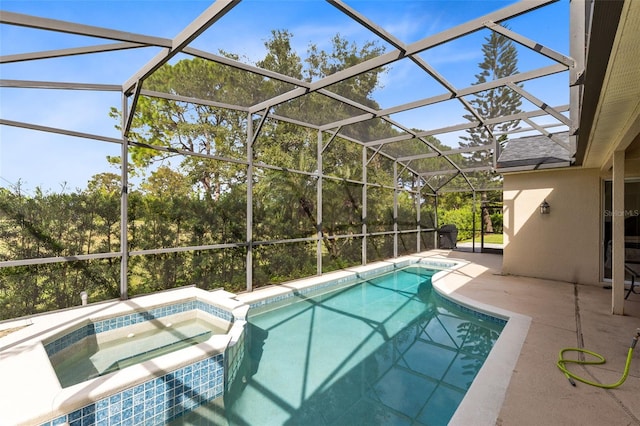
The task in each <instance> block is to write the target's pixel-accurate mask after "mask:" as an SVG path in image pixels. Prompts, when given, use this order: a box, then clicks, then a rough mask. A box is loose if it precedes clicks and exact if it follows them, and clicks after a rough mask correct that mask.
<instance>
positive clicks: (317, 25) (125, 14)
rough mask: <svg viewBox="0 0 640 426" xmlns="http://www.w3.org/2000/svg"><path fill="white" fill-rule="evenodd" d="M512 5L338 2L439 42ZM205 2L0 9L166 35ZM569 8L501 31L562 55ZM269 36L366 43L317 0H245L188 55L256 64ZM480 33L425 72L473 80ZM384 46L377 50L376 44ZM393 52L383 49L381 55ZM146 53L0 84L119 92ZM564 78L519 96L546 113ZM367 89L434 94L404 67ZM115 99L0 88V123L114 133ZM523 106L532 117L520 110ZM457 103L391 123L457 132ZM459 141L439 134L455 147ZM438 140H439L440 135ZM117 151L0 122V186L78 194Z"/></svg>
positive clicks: (564, 97) (472, 0) (90, 0)
mask: <svg viewBox="0 0 640 426" xmlns="http://www.w3.org/2000/svg"><path fill="white" fill-rule="evenodd" d="M512 3H514V1H484V0H423V1H403V0H400V1H384V0H375V1H371V0H367V1H365V0H361V1H358V0H355V1H347V4H348V5H349V6H351V7H352V8H354V9H356V10H357V11H358V12H359V13H361V14H362V15H364V16H366V17H368V18H370V19H372V20H373V21H374V22H376V23H377V24H378V25H380V26H381V27H382V28H384V29H385V30H386V31H388V32H390V33H391V34H393V35H394V36H395V37H397V38H399V39H400V40H402V41H403V42H405V43H412V42H415V41H418V40H421V39H423V38H424V37H427V36H430V35H434V34H437V33H439V32H441V31H444V30H446V29H447V28H450V27H452V26H455V25H459V24H463V23H465V22H467V21H469V20H471V19H473V18H476V17H479V16H482V15H484V14H486V13H490V12H492V11H495V10H497V9H500V8H502V7H505V6H508V5H509V4H512ZM209 5H210V2H209V1H169V0H164V1H163V0H160V1H158V0H134V1H124V0H122V1H119V0H111V1H94V0H83V1H71V0H68V1H58V0H46V1H33V0H31V1H11V0H3V1H2V3H0V8H1V9H2V10H3V11H10V12H18V13H24V14H30V15H34V16H40V17H47V18H52V19H59V20H65V21H71V22H76V23H81V24H87V25H93V26H100V27H107V28H111V29H117V30H122V31H129V32H133V33H138V34H145V35H152V36H158V37H165V38H173V37H175V36H176V35H177V34H178V33H179V32H180V31H181V30H182V29H183V28H184V27H185V26H186V25H188V24H189V23H190V22H191V21H193V20H194V19H195V18H196V17H197V16H198V15H199V14H200V13H202V11H204V10H205V9H206V8H207V7H208V6H209ZM568 8H569V1H568V0H561V1H559V2H558V3H555V4H553V5H551V6H547V7H545V8H542V9H539V10H537V11H535V12H532V13H531V14H527V15H525V16H522V17H518V18H515V19H513V20H511V21H509V22H508V25H509V27H510V28H511V29H512V30H514V31H516V32H518V33H520V34H522V35H525V36H526V37H528V38H531V39H533V40H535V41H537V42H538V43H541V44H543V45H545V46H547V47H550V48H552V49H554V50H557V51H559V52H561V53H563V54H566V55H568V44H569V43H568V33H569V31H568V22H569V12H568ZM273 29H287V30H289V31H290V32H291V33H292V34H293V42H294V48H295V49H296V50H297V51H298V53H299V54H300V56H302V57H304V56H305V52H306V50H307V47H308V46H309V44H311V43H313V44H315V45H317V46H318V48H320V49H328V48H329V47H330V43H329V41H330V39H331V37H333V36H334V35H335V34H340V35H341V36H342V37H345V38H347V39H349V40H353V41H355V42H357V43H358V44H361V43H363V42H364V41H367V40H374V39H375V37H374V36H373V35H372V34H371V33H370V32H368V31H367V30H366V29H364V28H363V27H361V26H359V25H358V24H357V23H355V22H353V21H351V20H349V19H348V18H346V17H345V16H344V15H342V14H341V13H340V12H339V11H337V10H336V9H335V8H334V7H333V6H331V5H330V4H328V3H325V2H323V1H319V0H306V1H305V0H289V1H267V0H264V1H261V0H248V1H247V0H245V1H244V2H242V3H241V4H240V5H238V6H237V7H236V8H235V9H234V10H232V11H231V12H229V13H228V14H227V15H226V16H224V17H223V18H222V19H221V20H220V21H219V22H217V23H216V24H215V25H214V26H213V27H212V28H210V29H209V30H208V31H207V32H206V33H205V34H203V35H202V36H201V37H200V38H199V39H197V40H196V41H195V42H194V43H193V47H196V48H199V49H202V50H207V51H211V52H214V53H218V50H219V49H224V50H225V51H227V52H231V53H236V54H238V55H240V56H241V57H242V58H244V60H246V61H247V62H255V61H257V60H260V59H261V58H262V57H263V55H264V52H265V50H264V41H265V40H266V39H267V38H268V37H269V35H270V31H271V30H273ZM488 34H489V32H488V31H486V30H485V31H481V32H478V33H477V34H474V35H471V36H467V37H464V38H463V39H460V40H458V41H456V42H454V43H451V44H446V45H441V46H438V47H436V48H433V49H430V50H429V51H427V52H425V53H423V54H421V57H422V58H424V59H425V60H427V62H428V63H429V64H431V65H432V66H433V67H435V68H436V69H437V70H438V72H439V73H441V74H442V75H444V76H445V77H446V78H447V80H448V81H449V82H450V83H452V84H453V85H454V86H456V87H458V88H462V87H466V86H468V85H470V84H472V83H473V82H474V81H475V77H474V76H475V74H476V73H477V72H478V68H477V64H478V63H479V62H481V61H482V52H481V50H480V47H481V45H482V43H483V42H484V37H485V36H487V35H488ZM0 40H1V41H0V54H1V55H10V54H17V53H26V52H30V51H44V50H52V49H61V48H68V47H79V46H84V45H93V44H100V43H105V42H108V41H103V40H98V39H91V38H86V37H78V36H73V35H67V34H56V33H51V32H46V31H40V30H34V29H27V28H21V27H16V26H9V25H0ZM381 45H384V43H381ZM390 49H391V48H390V47H389V46H387V50H390ZM157 51H158V50H157V49H155V48H145V49H135V50H129V51H123V52H118V53H114V54H111V53H102V54H98V55H83V56H75V57H68V58H58V59H49V60H42V61H31V62H24V63H12V64H2V65H0V78H2V79H19V80H42V81H63V82H83V83H108V84H122V83H123V82H124V81H126V80H127V79H128V78H129V77H130V76H131V75H132V74H133V73H135V72H136V71H137V70H138V69H139V68H140V67H141V66H142V65H144V64H145V63H146V62H147V61H148V60H149V59H151V58H152V57H153V56H154V55H155V54H156V53H157ZM518 64H519V69H520V70H521V71H526V70H529V69H533V68H538V67H540V66H544V65H550V64H552V62H551V61H550V60H548V59H546V58H542V57H540V56H539V55H537V54H535V53H533V52H530V51H528V50H527V49H519V62H518ZM567 81H568V75H567V73H563V74H561V75H558V76H555V77H552V78H548V79H545V81H541V82H529V83H526V84H525V89H527V90H529V91H531V92H532V93H533V94H534V95H535V96H537V97H538V98H541V99H542V100H543V101H545V102H546V103H548V104H550V105H559V104H565V103H568V100H569V99H568V89H567ZM383 85H384V87H382V88H381V89H380V90H378V91H377V92H376V93H375V99H376V101H377V102H378V103H379V104H380V105H381V106H382V107H389V106H393V105H396V104H398V103H404V102H410V101H413V100H416V99H421V98H425V97H429V96H433V95H437V94H442V93H444V90H443V89H442V87H440V86H438V85H437V84H434V83H433V81H432V80H431V79H430V78H428V77H427V76H426V75H425V74H424V73H421V72H419V71H418V70H417V68H416V67H415V66H414V65H412V64H411V63H409V61H404V62H402V63H397V64H396V65H394V66H392V68H391V69H390V70H389V71H388V73H387V74H386V75H385V77H384V79H383ZM120 103H121V99H120V95H119V94H118V93H115V92H101V93H94V92H89V91H73V92H70V91H63V90H53V91H52V90H49V91H45V90H36V89H29V90H24V89H13V88H0V116H1V117H2V118H3V119H7V120H16V121H25V122H30V123H34V124H39V125H44V126H53V127H60V128H64V129H70V130H74V131H80V132H88V133H94V134H100V135H104V136H110V137H118V136H119V132H118V131H117V130H116V129H115V127H114V126H115V124H116V122H115V121H114V120H113V119H111V118H109V117H108V112H109V109H110V107H112V106H113V107H117V108H120ZM523 109H526V110H528V109H533V107H532V106H531V105H525V106H524V107H523ZM461 111H462V110H461V107H460V106H459V103H458V102H452V103H446V104H438V105H434V106H431V107H429V108H425V109H418V110H412V111H409V112H405V113H402V114H398V115H397V116H394V117H393V118H394V119H397V120H398V121H401V122H402V123H403V124H406V125H408V126H410V127H415V128H421V129H427V128H433V127H443V126H446V125H452V124H458V123H461V122H462V121H463V120H462V119H461V117H460V112H461ZM457 136H459V135H448V136H447V137H444V136H443V137H441V139H442V140H443V142H445V143H447V144H449V145H451V146H455V145H456V138H457ZM447 138H448V139H447ZM119 153H120V146H119V145H117V144H109V143H103V142H96V141H92V140H85V139H80V138H73V137H66V136H59V135H50V134H46V133H43V132H35V131H27V130H22V129H18V128H14V127H9V126H0V186H5V187H8V186H11V185H13V184H15V183H17V182H18V181H21V182H22V185H23V189H25V190H27V191H31V190H33V188H35V187H36V186H40V187H42V188H43V189H47V190H52V191H54V192H58V191H60V190H61V189H62V188H63V187H64V188H66V189H67V190H68V189H74V188H84V187H85V186H86V182H87V180H88V179H89V178H90V177H91V176H92V175H94V174H96V173H101V172H117V170H116V169H114V168H113V167H111V166H109V165H108V164H107V162H106V159H105V157H106V156H107V155H119Z"/></svg>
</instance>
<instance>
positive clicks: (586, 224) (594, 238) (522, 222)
mask: <svg viewBox="0 0 640 426" xmlns="http://www.w3.org/2000/svg"><path fill="white" fill-rule="evenodd" d="M600 182H601V180H600V174H599V170H598V169H580V168H570V169H561V170H554V171H538V172H527V173H524V172H523V173H513V174H506V175H505V176H504V186H503V188H504V242H505V246H504V257H503V263H502V272H503V273H505V274H513V275H522V276H529V277H536V278H544V279H552V280H559V281H568V282H578V283H581V284H598V283H599V282H600V264H601V262H600V235H601V229H600V228H601V225H600V210H601V196H600V194H601V183H600ZM545 199H546V200H547V202H548V203H549V205H550V206H551V213H550V214H548V215H541V214H540V203H542V202H543V201H544V200H545Z"/></svg>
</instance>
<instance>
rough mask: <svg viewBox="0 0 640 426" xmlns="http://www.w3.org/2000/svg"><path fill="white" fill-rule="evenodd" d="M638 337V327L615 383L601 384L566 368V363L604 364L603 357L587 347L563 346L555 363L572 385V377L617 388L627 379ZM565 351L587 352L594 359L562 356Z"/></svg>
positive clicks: (595, 384)
mask: <svg viewBox="0 0 640 426" xmlns="http://www.w3.org/2000/svg"><path fill="white" fill-rule="evenodd" d="M638 338H640V328H638V329H637V330H636V335H635V336H634V337H633V340H631V345H630V346H629V350H628V352H627V362H626V363H625V366H624V372H623V373H622V377H621V378H620V380H618V381H617V382H616V383H612V384H610V385H605V384H602V383H597V382H593V381H590V380H587V379H585V378H582V377H580V376H577V375H575V374H574V373H572V372H571V371H569V370H568V369H567V367H566V364H582V365H600V364H604V363H605V362H606V360H605V359H604V357H603V356H602V355H600V354H597V353H595V352H592V351H589V350H587V349H582V348H564V349H562V350H561V351H560V353H559V354H558V362H557V364H556V365H557V366H558V368H559V369H560V371H562V372H563V373H564V375H565V376H566V377H567V379H568V380H569V383H571V385H572V386H575V385H576V382H575V381H574V379H575V380H578V381H579V382H582V383H586V384H588V385H591V386H596V387H599V388H605V389H613V388H617V387H618V386H620V385H621V384H623V383H624V381H625V380H627V377H628V376H629V366H630V365H631V358H632V356H633V349H634V348H635V347H636V344H637V343H638ZM565 352H579V353H584V354H588V355H591V356H593V357H595V358H596V360H592V361H583V360H577V359H565V358H564V353H565Z"/></svg>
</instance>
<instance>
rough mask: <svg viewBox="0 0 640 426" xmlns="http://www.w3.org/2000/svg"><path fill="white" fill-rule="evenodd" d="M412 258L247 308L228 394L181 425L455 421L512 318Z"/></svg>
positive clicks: (431, 422) (202, 408) (185, 419)
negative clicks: (444, 286) (327, 288)
mask: <svg viewBox="0 0 640 426" xmlns="http://www.w3.org/2000/svg"><path fill="white" fill-rule="evenodd" d="M434 273H435V271H433V270H429V269H424V268H421V267H415V266H412V267H408V268H404V269H400V270H396V271H394V272H393V273H391V274H387V275H384V276H379V277H374V278H370V279H367V280H363V281H361V282H359V283H357V284H355V285H349V286H347V287H344V288H341V289H337V290H335V291H331V292H328V293H323V294H318V295H315V296H314V295H311V294H307V295H299V296H296V297H292V298H290V300H287V302H284V304H282V306H280V307H278V308H277V309H271V308H269V306H272V305H267V307H264V308H257V309H252V310H251V311H250V312H249V324H248V327H247V329H246V330H245V331H246V333H247V334H246V337H245V342H246V349H245V357H244V361H243V363H242V365H241V366H240V369H239V371H238V373H237V375H236V380H234V382H233V383H230V385H229V388H228V391H227V392H226V393H225V395H224V404H223V405H224V407H221V404H220V401H217V402H215V403H213V404H209V405H207V406H203V407H201V408H200V409H198V410H196V411H194V412H193V413H191V414H190V415H187V416H185V417H184V418H182V419H179V420H178V424H194V423H196V424H200V423H201V422H202V421H203V419H209V420H211V421H215V423H214V424H218V423H222V424H225V423H228V424H231V425H246V424H250V425H254V424H260V425H266V424H274V425H276V424H278V425H281V424H305V425H313V424H318V425H323V424H425V425H427V424H428V425H438V424H447V423H448V421H449V420H450V419H451V416H452V415H453V413H454V412H455V411H456V409H457V407H458V405H459V404H460V402H461V401H462V399H463V397H464V396H465V393H466V392H467V390H468V389H469V387H470V385H471V383H472V382H473V379H474V377H475V376H476V374H477V373H478V371H479V370H480V368H481V367H482V365H483V363H484V361H485V359H486V357H487V356H488V354H489V351H490V350H491V348H492V347H493V345H494V343H495V342H496V340H497V339H498V336H499V335H500V332H501V330H502V329H503V327H504V325H505V323H506V321H504V320H502V319H497V318H494V317H491V316H488V315H484V314H474V313H473V312H471V311H470V310H469V309H465V308H461V307H460V306H459V305H457V304H455V303H452V302H450V301H448V300H447V299H445V298H443V297H442V296H440V295H439V294H437V293H436V292H435V291H432V287H431V276H432V275H433V274H434Z"/></svg>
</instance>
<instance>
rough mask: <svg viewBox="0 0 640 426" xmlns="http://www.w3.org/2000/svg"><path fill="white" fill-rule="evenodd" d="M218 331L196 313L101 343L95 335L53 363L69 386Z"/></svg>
mask: <svg viewBox="0 0 640 426" xmlns="http://www.w3.org/2000/svg"><path fill="white" fill-rule="evenodd" d="M123 330H126V329H123ZM214 332H217V333H221V332H224V330H221V329H217V328H216V327H215V326H213V325H211V324H209V323H207V322H206V321H203V320H202V319H199V318H195V317H194V318H190V319H187V320H182V321H180V322H177V323H175V324H172V323H169V324H157V325H153V326H152V327H151V328H150V329H147V330H146V331H142V332H138V333H128V334H126V331H124V333H125V334H124V335H121V337H118V338H117V339H113V340H111V341H108V342H104V343H100V344H97V343H96V342H95V336H94V338H93V339H92V338H85V339H83V341H80V342H78V343H76V344H75V345H74V346H75V347H74V348H70V350H68V351H66V353H65V354H64V356H58V357H55V356H54V357H52V365H53V367H54V370H55V372H56V374H57V376H58V380H59V381H60V385H61V386H62V387H68V386H71V385H74V384H76V383H81V382H83V381H85V380H88V379H92V378H94V377H98V376H103V375H105V374H109V373H111V372H113V371H116V370H120V369H123V368H125V367H128V366H130V365H134V364H138V363H141V362H144V361H147V360H149V359H152V358H155V357H158V356H160V355H164V354H166V353H169V352H173V351H177V350H180V349H182V348H185V347H188V346H191V345H195V344H198V343H201V342H204V341H206V340H208V339H209V338H210V337H211V335H212V334H213V333H214Z"/></svg>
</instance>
